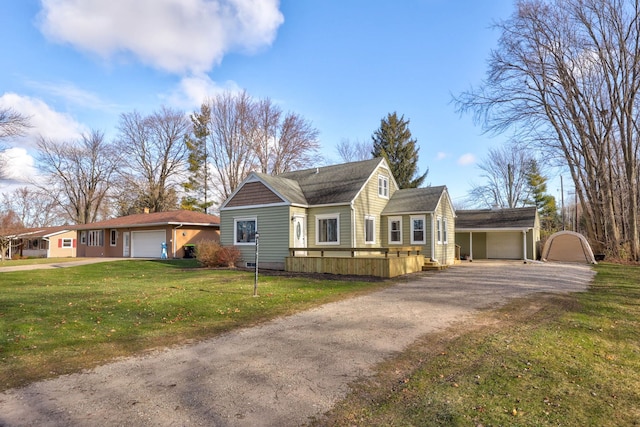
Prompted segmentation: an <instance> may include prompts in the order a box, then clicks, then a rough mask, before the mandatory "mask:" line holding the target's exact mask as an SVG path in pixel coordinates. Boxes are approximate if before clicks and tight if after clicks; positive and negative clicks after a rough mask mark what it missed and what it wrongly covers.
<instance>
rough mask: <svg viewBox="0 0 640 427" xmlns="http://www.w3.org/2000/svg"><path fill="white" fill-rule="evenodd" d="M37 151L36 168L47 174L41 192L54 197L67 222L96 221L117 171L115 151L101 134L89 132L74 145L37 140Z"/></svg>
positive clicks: (117, 155)
mask: <svg viewBox="0 0 640 427" xmlns="http://www.w3.org/2000/svg"><path fill="white" fill-rule="evenodd" d="M38 149H39V150H40V153H39V156H38V161H39V164H40V168H41V170H42V171H43V172H44V173H45V174H46V175H48V183H47V185H46V186H41V189H42V190H43V191H46V192H47V193H48V194H50V195H51V196H52V197H54V198H55V201H56V203H57V204H58V205H59V206H60V207H61V208H62V209H63V210H64V213H65V216H66V217H67V218H68V219H69V220H70V221H72V222H74V223H77V224H87V223H90V222H94V221H96V220H97V219H98V215H99V213H100V212H101V209H103V204H104V202H105V201H106V199H107V196H108V194H109V190H110V188H111V185H112V180H113V177H114V174H115V172H116V171H117V170H118V168H119V164H120V163H119V162H120V159H121V157H120V155H119V153H118V151H117V150H116V148H115V147H114V146H113V145H112V144H109V143H107V142H106V141H105V140H104V134H103V133H101V132H99V131H92V132H91V133H89V134H85V135H83V136H82V139H81V140H80V141H77V142H63V143H58V142H55V141H51V140H47V139H45V138H41V139H40V140H39V142H38Z"/></svg>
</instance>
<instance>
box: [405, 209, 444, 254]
mask: <svg viewBox="0 0 640 427" xmlns="http://www.w3.org/2000/svg"><path fill="white" fill-rule="evenodd" d="M409 221H411V218H409ZM409 231H411V224H409ZM437 238H438V230H436V216H435V212H431V261H434V262H437V261H438V260H437V259H436V258H435V255H436V239H437Z"/></svg>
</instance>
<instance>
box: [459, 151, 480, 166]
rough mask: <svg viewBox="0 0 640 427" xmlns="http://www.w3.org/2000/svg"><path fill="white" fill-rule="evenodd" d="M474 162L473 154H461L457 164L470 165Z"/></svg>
mask: <svg viewBox="0 0 640 427" xmlns="http://www.w3.org/2000/svg"><path fill="white" fill-rule="evenodd" d="M475 162H476V156H475V155H474V154H471V153H466V154H463V155H462V156H460V157H459V158H458V164H459V165H460V166H468V165H472V164H474V163H475Z"/></svg>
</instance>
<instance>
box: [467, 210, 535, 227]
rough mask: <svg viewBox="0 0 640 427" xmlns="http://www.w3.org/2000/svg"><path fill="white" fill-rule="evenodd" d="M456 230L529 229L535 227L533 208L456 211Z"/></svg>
mask: <svg viewBox="0 0 640 427" xmlns="http://www.w3.org/2000/svg"><path fill="white" fill-rule="evenodd" d="M456 214H457V216H458V217H457V218H456V230H458V229H483V228H486V229H497V228H531V227H534V226H535V221H536V208H535V206H532V207H526V208H512V209H477V210H459V211H456Z"/></svg>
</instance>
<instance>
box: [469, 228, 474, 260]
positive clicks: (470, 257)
mask: <svg viewBox="0 0 640 427" xmlns="http://www.w3.org/2000/svg"><path fill="white" fill-rule="evenodd" d="M469 262H473V231H470V232H469Z"/></svg>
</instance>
